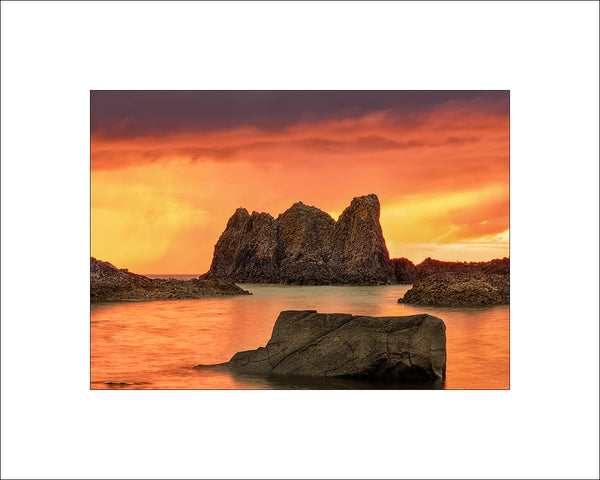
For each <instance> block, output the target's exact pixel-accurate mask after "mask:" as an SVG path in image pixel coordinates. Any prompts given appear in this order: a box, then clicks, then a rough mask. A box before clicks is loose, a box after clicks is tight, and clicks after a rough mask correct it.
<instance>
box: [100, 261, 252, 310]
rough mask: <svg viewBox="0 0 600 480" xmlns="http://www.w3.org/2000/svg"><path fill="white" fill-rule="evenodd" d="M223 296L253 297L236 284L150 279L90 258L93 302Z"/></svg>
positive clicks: (194, 280) (220, 281)
mask: <svg viewBox="0 0 600 480" xmlns="http://www.w3.org/2000/svg"><path fill="white" fill-rule="evenodd" d="M222 295H251V293H250V292H248V291H246V290H243V289H242V288H240V287H238V286H237V285H235V284H234V283H233V282H230V281H227V280H224V279H218V280H199V279H197V278H193V279H190V280H177V279H173V278H168V279H158V278H148V277H145V276H144V275H138V274H136V273H132V272H129V271H128V270H127V269H119V268H116V267H115V266H114V265H112V264H110V263H108V262H103V261H101V260H97V259H95V258H94V257H90V302H91V303H95V302H114V301H123V300H131V301H144V300H146V301H147V300H183V299H197V298H208V297H215V296H222Z"/></svg>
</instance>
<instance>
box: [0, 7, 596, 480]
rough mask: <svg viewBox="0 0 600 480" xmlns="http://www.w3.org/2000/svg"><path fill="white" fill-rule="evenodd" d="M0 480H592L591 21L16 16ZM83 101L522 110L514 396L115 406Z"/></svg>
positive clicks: (378, 11)
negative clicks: (377, 101)
mask: <svg viewBox="0 0 600 480" xmlns="http://www.w3.org/2000/svg"><path fill="white" fill-rule="evenodd" d="M1 35H2V107H1V108H2V477H3V478H52V477H54V478H256V477H259V478H275V477H282V478H550V477H552V478H565V477H572V478H597V477H598V3H597V2H464V3H457V2H423V3H413V2H372V3H363V2H348V3H346V2H331V3H329V2H327V3H325V2H323V3H321V2H314V3H313V2H284V3H276V2H264V3H256V2H239V3H238V2H223V3H218V2H216V3H213V2H198V3H196V2H173V3H168V2H167V3H162V2H63V3H56V2H2V32H1ZM90 89H510V90H511V152H512V157H511V257H512V258H511V259H512V285H513V295H512V305H511V338H512V343H511V360H512V363H511V367H512V372H511V390H510V391H499V392H495V391H478V392H467V391H465V392H423V391H409V392H407V391H395V392H358V391H357V392H352V393H348V392H340V391H331V392H289V391H276V392H264V391H263V392H253V391H249V392H220V391H211V392H98V391H90V390H89V384H88V380H89V377H88V344H87V342H88V331H89V330H88V327H89V325H88V304H87V299H88V297H87V295H88V283H87V282H88V280H87V279H88V270H87V269H88V265H89V263H88V259H87V257H88V255H89V231H88V221H89V163H88V161H89V159H88V133H89V131H88V129H89V118H88V114H89V105H88V101H89V90H90Z"/></svg>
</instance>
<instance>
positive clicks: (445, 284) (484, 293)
mask: <svg viewBox="0 0 600 480" xmlns="http://www.w3.org/2000/svg"><path fill="white" fill-rule="evenodd" d="M398 303H409V304H414V305H430V306H438V307H486V306H492V305H508V304H509V303H510V276H509V275H497V274H490V275H486V274H484V273H468V274H458V273H441V274H432V275H429V276H428V277H426V278H424V279H423V280H419V281H417V282H416V283H415V284H414V285H413V287H412V288H411V289H410V290H408V291H407V292H406V293H405V294H404V297H402V298H400V299H398Z"/></svg>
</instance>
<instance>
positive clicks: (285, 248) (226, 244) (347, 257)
mask: <svg viewBox="0 0 600 480" xmlns="http://www.w3.org/2000/svg"><path fill="white" fill-rule="evenodd" d="M379 210H380V207H379V199H378V198H377V196H376V195H375V194H370V195H365V196H362V197H356V198H354V199H353V200H352V202H351V204H350V206H349V207H348V208H346V209H345V210H344V212H343V213H342V215H340V218H339V220H338V221H337V223H336V221H335V220H334V219H333V218H331V216H330V215H329V214H328V213H326V212H324V211H322V210H320V209H319V208H317V207H314V206H309V205H305V204H304V203H302V202H296V203H294V204H293V205H292V206H291V207H290V208H288V209H287V210H286V211H285V212H284V213H282V214H280V215H279V216H278V217H277V219H276V220H274V219H273V217H272V216H271V215H269V214H267V213H257V212H252V215H251V216H249V215H248V213H247V211H246V210H245V209H238V210H236V212H235V214H234V215H233V217H231V218H230V219H229V221H228V223H227V227H226V229H225V231H224V232H223V234H222V235H221V237H220V238H219V241H218V242H217V244H216V245H215V253H214V257H213V262H212V265H211V268H210V270H209V271H208V273H207V274H206V276H207V278H211V277H217V278H218V277H226V278H229V279H231V280H233V281H238V282H244V281H249V282H250V281H251V282H270V283H295V284H309V285H318V284H331V283H359V284H381V283H395V276H394V269H393V267H392V264H391V262H390V259H389V253H388V251H387V248H386V246H385V240H384V238H383V233H382V231H381V225H380V224H379Z"/></svg>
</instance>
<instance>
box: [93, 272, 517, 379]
mask: <svg viewBox="0 0 600 480" xmlns="http://www.w3.org/2000/svg"><path fill="white" fill-rule="evenodd" d="M183 277H187V278H191V277H192V276H191V275H190V276H179V278H183ZM240 286H241V287H242V288H244V289H246V290H249V291H251V292H252V293H253V294H254V295H251V296H250V295H245V296H236V297H222V298H209V299H202V300H170V301H156V302H120V303H107V304H93V305H92V306H91V388H92V389H106V388H112V389H115V388H116V389H123V388H125V389H240V388H242V389H269V388H446V389H507V388H509V308H508V307H507V306H501V307H492V308H485V309H484V308H480V309H474V308H473V309H457V308H427V307H413V306H409V305H402V304H399V303H397V300H398V298H399V297H401V296H402V295H403V294H404V293H405V292H406V291H407V290H408V289H409V288H410V285H393V286H373V287H349V286H316V287H310V286H284V285H256V284H240ZM304 309H306V310H317V311H318V312H321V313H333V312H343V313H352V314H355V315H358V314H362V315H372V316H389V315H412V314H415V313H424V312H426V313H429V314H431V315H435V316H437V317H439V318H441V319H442V320H444V322H445V324H446V337H447V345H446V348H447V372H446V379H445V381H444V382H441V381H440V382H436V383H435V384H432V385H428V386H425V387H423V386H414V385H413V386H411V385H407V386H398V385H390V384H387V383H381V382H378V383H371V382H362V381H350V380H336V379H332V380H324V381H319V380H315V381H310V382H307V381H302V382H298V381H285V380H280V381H274V380H267V379H263V378H255V377H247V376H246V377H240V376H233V375H232V374H230V373H229V372H225V371H215V370H212V369H194V368H193V366H194V365H198V364H214V363H221V362H226V361H228V360H229V359H230V358H231V357H232V356H233V355H234V354H235V353H236V352H239V351H241V350H250V349H255V348H258V347H260V346H264V345H265V344H266V343H267V342H268V340H269V338H270V336H271V330H272V328H273V324H274V323H275V320H276V318H277V315H278V314H279V312H280V311H282V310H304Z"/></svg>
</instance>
